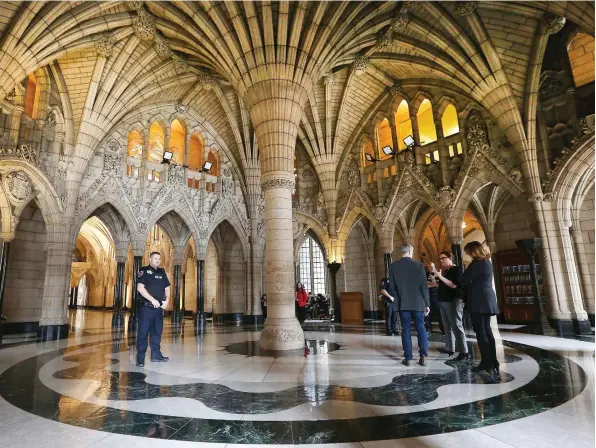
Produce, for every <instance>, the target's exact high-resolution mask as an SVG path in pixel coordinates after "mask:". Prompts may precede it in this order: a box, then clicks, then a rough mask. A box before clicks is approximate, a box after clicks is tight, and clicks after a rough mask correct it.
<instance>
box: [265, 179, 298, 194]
mask: <svg viewBox="0 0 596 448" xmlns="http://www.w3.org/2000/svg"><path fill="white" fill-rule="evenodd" d="M294 186H295V182H294V181H293V180H290V179H268V180H266V181H264V182H262V183H261V188H262V189H263V191H267V190H269V189H271V188H285V189H287V190H290V191H292V190H294Z"/></svg>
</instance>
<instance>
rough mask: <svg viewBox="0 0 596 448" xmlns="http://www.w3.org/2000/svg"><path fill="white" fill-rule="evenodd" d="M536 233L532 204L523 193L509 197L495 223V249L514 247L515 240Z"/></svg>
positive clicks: (536, 234)
mask: <svg viewBox="0 0 596 448" xmlns="http://www.w3.org/2000/svg"><path fill="white" fill-rule="evenodd" d="M537 236H539V235H538V229H537V227H536V221H535V219H534V212H533V210H532V204H528V202H527V198H526V196H525V195H520V196H518V197H517V198H510V199H509V200H508V201H507V203H506V204H505V205H504V206H503V208H502V209H501V213H500V214H499V217H498V218H497V222H496V224H495V242H496V245H497V247H496V250H497V251H501V250H507V249H516V248H517V246H516V245H515V240H519V239H523V238H534V237H537Z"/></svg>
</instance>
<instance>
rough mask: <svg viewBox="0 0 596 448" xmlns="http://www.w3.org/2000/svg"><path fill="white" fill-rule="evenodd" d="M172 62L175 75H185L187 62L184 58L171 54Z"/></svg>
mask: <svg viewBox="0 0 596 448" xmlns="http://www.w3.org/2000/svg"><path fill="white" fill-rule="evenodd" d="M172 60H173V61H174V70H176V72H177V73H186V72H187V71H188V62H186V58H184V57H183V56H180V55H178V54H172Z"/></svg>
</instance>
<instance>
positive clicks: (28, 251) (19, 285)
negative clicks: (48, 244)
mask: <svg viewBox="0 0 596 448" xmlns="http://www.w3.org/2000/svg"><path fill="white" fill-rule="evenodd" d="M45 241H46V226H45V223H44V220H43V217H42V215H41V212H40V210H39V208H38V207H37V205H36V204H35V202H34V201H32V202H31V203H29V205H27V206H26V207H25V209H24V210H23V213H22V215H21V220H20V221H19V224H18V226H17V230H16V234H15V238H14V240H13V241H12V243H11V245H10V252H9V257H8V270H7V272H6V287H5V290H4V307H3V310H2V312H3V314H4V315H6V316H7V317H8V322H7V323H13V322H39V319H40V317H41V307H42V298H43V290H44V280H45V267H46V252H45V251H44V243H45Z"/></svg>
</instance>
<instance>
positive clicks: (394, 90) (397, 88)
mask: <svg viewBox="0 0 596 448" xmlns="http://www.w3.org/2000/svg"><path fill="white" fill-rule="evenodd" d="M389 91H390V92H391V95H392V96H395V95H399V94H400V93H402V92H403V89H402V87H401V82H400V81H393V85H392V86H391V87H390V88H389Z"/></svg>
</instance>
